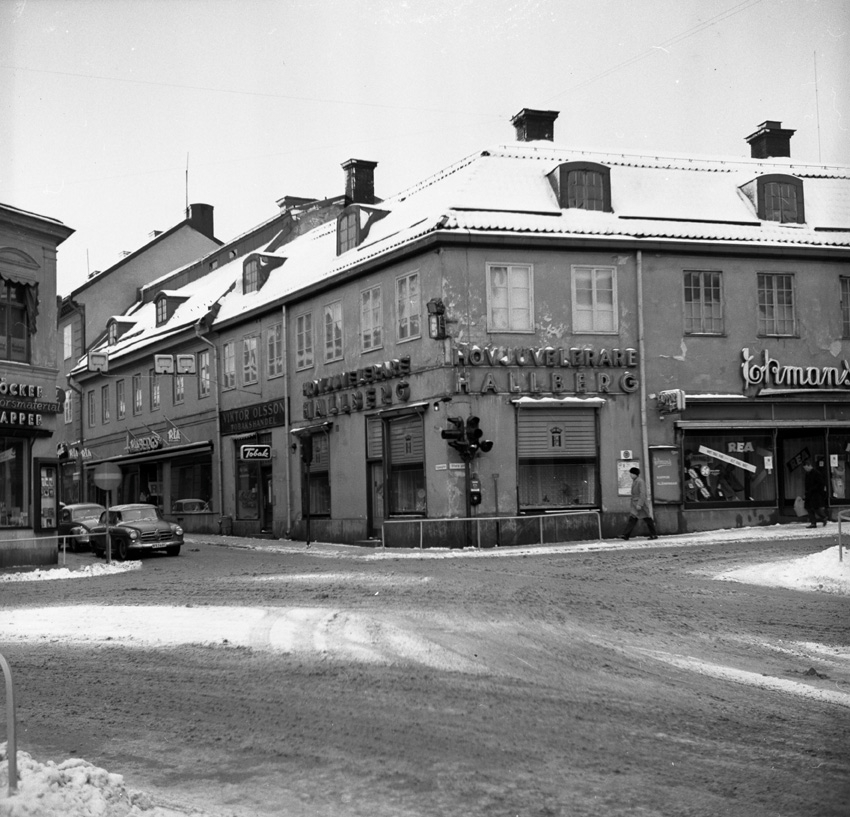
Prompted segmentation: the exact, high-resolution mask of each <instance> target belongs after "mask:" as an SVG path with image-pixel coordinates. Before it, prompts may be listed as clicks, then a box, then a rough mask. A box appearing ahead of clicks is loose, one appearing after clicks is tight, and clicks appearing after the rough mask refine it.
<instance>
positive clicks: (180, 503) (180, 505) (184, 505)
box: [171, 499, 210, 513]
mask: <svg viewBox="0 0 850 817" xmlns="http://www.w3.org/2000/svg"><path fill="white" fill-rule="evenodd" d="M209 509H210V506H209V504H208V503H206V502H204V500H203V499H178V500H177V501H176V502H174V503H173V504H172V506H171V513H206V512H207V511H209Z"/></svg>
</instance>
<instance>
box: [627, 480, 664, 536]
mask: <svg viewBox="0 0 850 817" xmlns="http://www.w3.org/2000/svg"><path fill="white" fill-rule="evenodd" d="M629 473H630V474H631V475H632V493H631V502H630V503H629V521H628V523H627V524H626V529H625V530H624V531H623V535H622V536H621V537H620V538H621V539H628V538H629V537H630V536H631V535H632V531H633V530H634V529H635V525H637V523H638V520H639V519H643V522H644V524H645V525H646V529H647V530H648V531H649V538H650V539H657V538H658V532H657V531H656V530H655V520H654V519H653V518H652V507H651V506H650V504H649V498H648V497H647V493H646V482H644V480H643V477H642V476H641V475H640V468H629Z"/></svg>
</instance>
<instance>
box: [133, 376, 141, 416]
mask: <svg viewBox="0 0 850 817" xmlns="http://www.w3.org/2000/svg"><path fill="white" fill-rule="evenodd" d="M141 413H142V376H141V375H140V374H134V375H133V414H141Z"/></svg>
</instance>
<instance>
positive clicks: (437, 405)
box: [434, 397, 452, 411]
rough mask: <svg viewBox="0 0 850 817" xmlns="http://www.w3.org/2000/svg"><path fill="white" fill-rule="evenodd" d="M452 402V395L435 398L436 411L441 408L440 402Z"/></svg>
mask: <svg viewBox="0 0 850 817" xmlns="http://www.w3.org/2000/svg"><path fill="white" fill-rule="evenodd" d="M451 402H452V398H451V397H441V398H440V399H439V400H435V401H434V411H439V410H440V403H451Z"/></svg>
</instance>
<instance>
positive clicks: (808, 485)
mask: <svg viewBox="0 0 850 817" xmlns="http://www.w3.org/2000/svg"><path fill="white" fill-rule="evenodd" d="M803 470H804V471H805V472H806V476H805V479H804V481H803V489H804V492H805V494H806V495H805V497H804V498H803V504H804V506H805V508H806V510H807V511H808V512H809V527H810V528H816V527H817V526H818V520H820V521H821V522H823V526H824V527H826V523H827V522H829V515H828V514H827V512H826V480H825V479H824V478H823V474H821V472H820V471H818V470H817V469H816V468H815V467H814V465H812V463H811V460H810V461H809V462H804V463H803Z"/></svg>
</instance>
